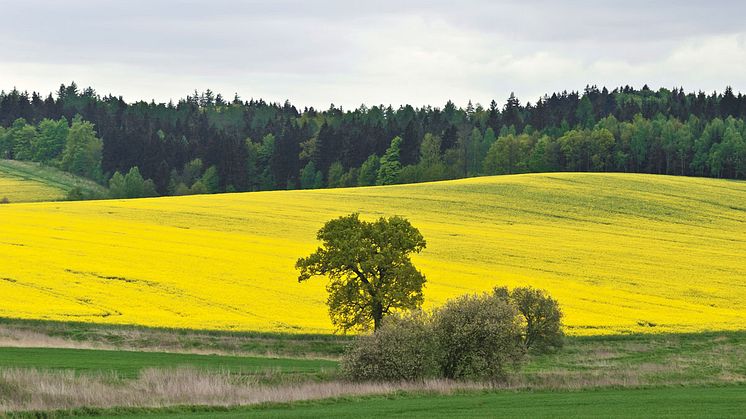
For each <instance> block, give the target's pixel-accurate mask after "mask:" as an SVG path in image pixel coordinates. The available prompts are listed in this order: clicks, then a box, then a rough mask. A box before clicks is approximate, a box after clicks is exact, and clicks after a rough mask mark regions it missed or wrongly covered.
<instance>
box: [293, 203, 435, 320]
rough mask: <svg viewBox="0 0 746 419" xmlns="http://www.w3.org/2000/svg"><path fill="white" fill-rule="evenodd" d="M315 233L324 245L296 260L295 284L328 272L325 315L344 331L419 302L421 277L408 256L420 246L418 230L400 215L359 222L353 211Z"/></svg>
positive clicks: (423, 280) (423, 282)
mask: <svg viewBox="0 0 746 419" xmlns="http://www.w3.org/2000/svg"><path fill="white" fill-rule="evenodd" d="M316 237H317V238H318V239H319V240H320V241H321V242H322V243H323V245H322V246H321V247H319V248H318V249H317V250H316V251H315V252H314V253H312V254H311V255H310V256H308V257H305V258H300V259H298V262H297V263H296V264H295V267H296V268H297V269H299V270H300V275H299V276H298V282H302V281H305V280H307V279H309V278H311V277H312V276H318V275H321V276H328V277H329V279H330V282H329V285H327V288H326V289H327V291H328V292H329V298H328V299H327V304H328V306H329V316H330V317H331V320H332V323H333V324H334V325H335V326H337V328H338V329H341V330H342V331H343V332H346V331H348V330H350V329H359V330H367V329H369V328H370V324H371V322H372V323H373V328H374V330H378V329H379V328H380V327H381V320H382V319H383V316H384V315H386V314H388V313H390V312H391V311H393V310H397V309H414V308H417V307H419V306H420V305H422V301H423V296H422V287H423V285H424V284H425V276H424V275H422V273H421V272H419V271H418V270H417V269H416V268H415V267H414V265H413V264H412V261H411V260H410V258H409V255H410V254H411V253H419V252H420V251H422V249H424V248H425V245H426V244H425V239H424V238H423V237H422V234H420V232H419V230H417V229H416V228H414V227H413V226H412V225H411V224H410V223H409V221H407V220H406V219H404V218H402V217H398V216H395V217H391V218H384V217H381V218H379V219H378V220H377V221H374V222H367V221H361V220H360V218H359V215H358V214H357V213H354V214H350V215H348V216H345V217H340V218H337V219H334V220H330V221H328V222H327V223H326V224H325V225H324V227H322V228H321V230H319V232H318V233H317V235H316Z"/></svg>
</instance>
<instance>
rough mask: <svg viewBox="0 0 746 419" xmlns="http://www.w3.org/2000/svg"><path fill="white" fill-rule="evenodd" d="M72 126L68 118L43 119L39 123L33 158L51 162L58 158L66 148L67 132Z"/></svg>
mask: <svg viewBox="0 0 746 419" xmlns="http://www.w3.org/2000/svg"><path fill="white" fill-rule="evenodd" d="M69 130H70V127H69V125H68V123H67V119H65V118H64V117H63V118H60V119H59V120H57V121H55V120H52V119H47V118H45V119H43V120H42V121H41V122H40V123H39V129H38V131H39V132H38V135H37V136H36V138H35V139H34V141H33V149H34V156H33V160H34V161H38V162H50V161H52V160H53V159H55V158H57V157H58V156H59V155H60V154H61V153H62V150H63V149H64V148H65V142H66V141H67V134H68V131H69Z"/></svg>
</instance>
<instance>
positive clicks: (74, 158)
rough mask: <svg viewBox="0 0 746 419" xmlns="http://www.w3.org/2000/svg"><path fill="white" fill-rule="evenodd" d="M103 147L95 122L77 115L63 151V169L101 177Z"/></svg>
mask: <svg viewBox="0 0 746 419" xmlns="http://www.w3.org/2000/svg"><path fill="white" fill-rule="evenodd" d="M102 147H103V143H102V142H101V140H100V139H99V138H97V137H96V131H94V129H93V124H92V123H90V122H87V121H83V120H82V119H81V118H80V117H79V116H78V117H76V118H75V119H73V123H72V126H71V127H70V130H69V131H68V134H67V140H66V141H65V149H64V150H63V152H62V161H61V167H62V169H63V170H66V171H68V172H70V173H74V174H76V175H80V176H85V177H87V178H90V179H100V178H101V149H102Z"/></svg>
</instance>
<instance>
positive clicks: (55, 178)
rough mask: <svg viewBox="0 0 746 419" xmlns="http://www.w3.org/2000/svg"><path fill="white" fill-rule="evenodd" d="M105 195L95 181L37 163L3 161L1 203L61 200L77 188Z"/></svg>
mask: <svg viewBox="0 0 746 419" xmlns="http://www.w3.org/2000/svg"><path fill="white" fill-rule="evenodd" d="M75 187H78V188H81V190H83V191H85V192H88V193H96V194H104V193H105V192H106V189H105V188H104V187H103V186H100V185H98V184H96V183H95V182H93V181H91V180H88V179H83V178H81V177H78V176H75V175H71V174H69V173H66V172H63V171H61V170H57V169H55V168H53V167H49V166H43V165H40V164H38V163H32V162H22V161H15V160H0V200H1V199H3V198H7V200H8V201H9V202H11V203H13V202H39V201H58V200H61V199H65V197H66V196H67V193H68V192H69V191H70V190H71V189H73V188H75Z"/></svg>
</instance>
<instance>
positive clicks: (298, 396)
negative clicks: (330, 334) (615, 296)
mask: <svg viewBox="0 0 746 419" xmlns="http://www.w3.org/2000/svg"><path fill="white" fill-rule="evenodd" d="M54 326H55V325H54V324H46V325H45V324H29V323H27V322H18V321H5V322H4V323H3V329H2V330H0V336H2V337H3V338H4V339H5V341H3V346H5V345H7V344H8V339H9V338H10V337H13V339H15V340H16V342H15V344H16V345H17V347H8V346H5V347H0V412H2V411H11V412H15V413H14V414H17V415H18V416H20V417H24V416H29V417H39V416H35V415H36V413H38V412H41V411H44V412H45V413H44V415H47V416H43V415H42V416H40V417H65V416H69V415H76V416H87V415H95V416H104V417H108V416H111V415H121V416H125V417H130V416H131V417H182V416H185V415H188V414H194V413H197V414H199V415H202V416H205V417H211V416H220V417H245V416H247V415H249V416H257V415H266V416H268V417H275V416H280V417H285V416H291V417H292V416H300V417H304V415H305V416H309V415H310V416H329V415H332V416H336V415H340V416H346V415H350V414H351V412H355V411H358V412H369V413H367V414H369V415H372V416H375V415H378V414H400V415H404V414H406V415H408V416H412V415H438V414H441V413H439V412H463V413H462V414H466V412H471V411H472V410H473V412H474V414H475V415H481V416H490V415H493V416H494V415H496V414H500V415H501V416H502V415H507V416H526V415H530V416H534V415H532V414H529V412H530V410H523V409H528V408H529V406H534V407H535V406H536V405H537V404H538V405H541V406H546V408H543V409H544V410H540V411H535V412H536V414H537V415H540V416H541V415H551V413H552V412H555V413H557V412H563V413H562V415H571V413H573V412H579V413H582V412H585V413H584V414H587V415H605V416H606V415H619V416H621V417H627V416H634V415H635V414H638V413H639V412H642V411H643V410H637V409H638V407H637V404H638V402H637V401H638V400H639V402H640V403H644V404H651V403H653V401H654V400H656V399H657V400H658V405H657V406H654V407H651V409H662V410H651V412H653V411H655V412H658V411H660V412H670V415H672V416H679V415H681V414H684V413H686V414H689V415H701V414H702V412H704V411H708V410H707V409H715V410H711V412H719V413H718V415H716V416H729V415H731V414H732V412H734V410H733V405H734V404H735V405H737V406H740V405H741V404H742V403H743V402H744V400H743V398H742V397H743V394H744V391H743V390H744V388H745V387H744V385H745V384H746V367H744V366H745V365H746V333H745V332H718V333H696V334H639V335H626V336H620V335H615V336H609V335H601V336H576V337H569V338H568V339H567V342H566V345H565V347H564V348H563V349H562V350H561V351H558V352H555V353H547V354H533V355H531V356H530V357H529V359H528V361H527V363H526V364H525V365H524V366H523V367H522V368H521V369H519V370H517V371H514V372H513V373H512V374H511V375H510V376H509V377H508V379H507V380H506V381H505V382H501V383H498V384H497V385H495V386H492V385H490V384H488V383H475V382H454V381H438V380H435V381H425V382H413V383H396V382H393V383H351V382H346V381H344V380H342V379H341V377H340V374H339V364H338V359H337V358H334V357H331V356H330V355H326V356H325V358H323V359H321V358H314V357H313V356H312V355H311V354H308V355H306V356H305V357H303V356H299V355H293V356H287V355H282V356H277V355H273V354H274V353H281V352H282V350H283V349H287V347H288V346H294V345H297V346H299V347H302V346H303V341H305V340H314V339H318V338H316V337H314V336H303V337H302V338H295V339H292V338H291V337H292V336H293V335H259V334H256V335H247V334H237V333H231V332H199V331H183V330H171V331H169V330H162V329H148V328H130V327H119V326H101V325H88V326H86V325H83V324H78V325H70V324H59V325H57V326H58V328H57V329H53V327H54ZM30 327H35V328H36V330H37V331H39V333H40V334H41V333H44V334H46V335H47V336H49V337H50V338H51V337H61V336H66V337H65V338H64V339H65V341H66V342H68V343H71V344H72V343H74V344H75V345H77V347H76V348H60V347H24V346H22V345H32V344H40V343H43V344H45V345H47V346H52V345H53V344H52V343H50V342H40V339H39V336H36V337H35V338H34V339H31V335H30V334H29V330H31V329H30ZM52 330H57V331H58V332H59V331H61V330H64V331H66V332H67V334H66V335H62V334H60V333H51V332H52ZM107 330H108V331H109V332H110V333H111V336H117V337H118V339H116V340H115V341H116V345H111V344H110V346H109V347H107V349H101V346H102V345H104V343H103V342H102V341H101V340H100V339H99V335H97V334H96V333H94V332H99V333H100V332H104V331H107ZM13 331H15V332H16V334H15V335H13V334H12V332H13ZM75 331H78V332H85V333H79V334H77V335H75V334H73V332H75ZM169 335H170V337H169ZM252 340H262V341H263V342H265V344H267V345H268V348H266V352H261V353H257V352H255V349H256V348H254V347H253V345H250V346H247V347H246V348H245V349H243V350H242V349H240V348H237V347H235V346H229V345H227V343H228V342H235V341H239V342H251V341H252ZM161 342H164V344H167V343H168V342H172V344H171V345H169V346H167V347H164V346H163V345H161ZM216 342H220V343H222V345H219V344H216ZM338 343H339V342H337V341H334V340H326V341H325V342H324V343H323V344H322V345H323V346H326V348H327V350H326V351H324V350H322V349H321V348H320V347H319V348H317V354H318V353H323V352H327V353H329V354H330V353H333V352H335V351H336V347H337V345H338ZM58 345H59V343H58ZM121 348H128V349H126V350H123V349H121ZM207 348H209V350H210V351H212V352H213V353H211V354H205V353H196V352H194V351H203V352H205V351H207ZM317 356H320V355H317ZM444 396H447V397H444ZM317 399H329V400H326V401H312V400H317ZM625 399H627V400H628V401H629V402H628V403H627V407H624V406H623V400H625ZM681 399H686V400H687V401H686V402H685V403H684V404H681V403H678V400H681ZM580 400H587V402H586V403H582V402H579V401H580ZM695 400H696V401H697V402H696V403H695V402H694V401H695ZM690 401H691V403H690ZM278 403H279V404H278ZM195 405H200V406H201V407H200V406H196V407H186V406H195ZM236 405H251V406H245V407H237V406H236ZM710 405H711V406H710ZM169 406H170V407H169ZM174 406H175V407H174ZM230 406H233V407H230ZM449 406H450V407H449ZM704 406H709V407H707V408H706V409H705V410H702V409H703V408H704ZM361 409H362V410H361ZM449 409H452V410H449ZM474 409H476V410H474ZM553 409H559V410H553ZM572 409H580V410H572ZM585 409H588V410H585ZM718 409H719V410H718ZM54 411H57V412H56V413H54ZM18 412H27V413H18ZM32 412H33V413H32ZM397 412H398V413H397ZM687 412H688V413H687ZM454 414H455V413H454ZM562 415H561V416H562Z"/></svg>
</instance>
